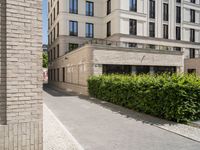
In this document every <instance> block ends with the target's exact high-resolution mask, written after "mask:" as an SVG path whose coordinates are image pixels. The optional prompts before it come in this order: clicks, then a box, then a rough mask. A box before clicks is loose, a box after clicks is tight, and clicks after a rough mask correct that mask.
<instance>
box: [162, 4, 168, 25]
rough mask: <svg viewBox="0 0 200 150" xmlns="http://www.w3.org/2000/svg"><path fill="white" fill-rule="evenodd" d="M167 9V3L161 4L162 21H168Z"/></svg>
mask: <svg viewBox="0 0 200 150" xmlns="http://www.w3.org/2000/svg"><path fill="white" fill-rule="evenodd" d="M168 10H169V8H168V4H167V3H163V20H164V21H168V19H169V12H168Z"/></svg>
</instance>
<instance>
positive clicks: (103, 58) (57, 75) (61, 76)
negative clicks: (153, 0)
mask: <svg viewBox="0 0 200 150" xmlns="http://www.w3.org/2000/svg"><path fill="white" fill-rule="evenodd" d="M107 64H111V65H126V66H132V68H133V67H135V66H140V65H144V66H148V65H149V64H150V65H151V66H152V67H153V66H154V67H156V66H174V67H176V68H177V72H183V69H184V68H183V66H184V56H183V53H182V52H176V51H164V50H163V51H158V50H149V49H139V48H138V49H137V48H135V49H132V48H122V47H113V46H112V45H98V44H87V45H85V46H83V47H81V48H79V49H76V50H74V51H72V52H70V53H67V54H65V55H64V56H62V57H60V58H58V59H56V60H55V61H54V62H51V63H50V64H49V83H50V84H51V85H54V86H56V87H58V88H60V89H63V90H65V91H70V92H71V91H73V92H76V93H79V94H84V95H87V94H88V93H87V79H88V78H89V77H90V76H91V75H101V74H102V73H103V66H104V65H107ZM132 73H133V74H135V72H134V69H132Z"/></svg>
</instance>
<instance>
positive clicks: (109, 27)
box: [107, 21, 111, 37]
mask: <svg viewBox="0 0 200 150" xmlns="http://www.w3.org/2000/svg"><path fill="white" fill-rule="evenodd" d="M109 36H111V21H109V22H108V23H107V37H109Z"/></svg>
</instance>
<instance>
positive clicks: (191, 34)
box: [190, 29, 195, 42]
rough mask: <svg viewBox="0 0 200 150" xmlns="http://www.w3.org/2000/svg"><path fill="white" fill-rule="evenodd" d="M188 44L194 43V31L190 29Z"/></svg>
mask: <svg viewBox="0 0 200 150" xmlns="http://www.w3.org/2000/svg"><path fill="white" fill-rule="evenodd" d="M190 42H195V30H194V29H190Z"/></svg>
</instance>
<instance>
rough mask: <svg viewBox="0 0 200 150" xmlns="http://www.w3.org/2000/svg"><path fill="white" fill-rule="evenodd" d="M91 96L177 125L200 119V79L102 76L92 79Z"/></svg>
mask: <svg viewBox="0 0 200 150" xmlns="http://www.w3.org/2000/svg"><path fill="white" fill-rule="evenodd" d="M88 89H89V94H90V95H91V96H93V97H95V98H98V99H102V100H104V101H108V102H111V103H114V104H117V105H121V106H124V107H127V108H130V109H134V110H137V111H140V112H144V113H147V114H151V115H154V116H158V117H161V118H165V119H168V120H171V121H176V122H185V123H187V122H190V121H193V120H197V119H200V78H199V77H197V76H195V75H183V74H173V75H169V74H163V75H139V76H136V75H133V76H129V75H102V76H92V77H90V78H89V79H88Z"/></svg>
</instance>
